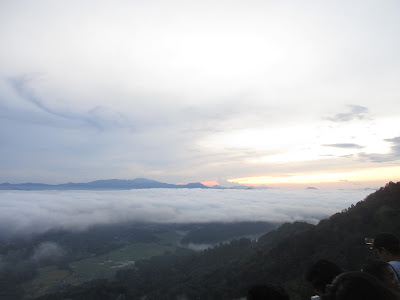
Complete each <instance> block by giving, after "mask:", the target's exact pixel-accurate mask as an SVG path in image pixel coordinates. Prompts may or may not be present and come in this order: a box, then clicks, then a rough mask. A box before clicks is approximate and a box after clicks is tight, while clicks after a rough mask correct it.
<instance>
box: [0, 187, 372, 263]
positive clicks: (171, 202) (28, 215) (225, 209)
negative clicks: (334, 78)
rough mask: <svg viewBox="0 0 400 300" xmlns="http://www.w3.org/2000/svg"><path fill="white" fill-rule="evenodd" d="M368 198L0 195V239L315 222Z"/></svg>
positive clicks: (178, 192)
mask: <svg viewBox="0 0 400 300" xmlns="http://www.w3.org/2000/svg"><path fill="white" fill-rule="evenodd" d="M369 193H371V191H366V190H335V191H332V190H325V191H323V190H315V189H286V190H284V189H267V190H214V189H212V190H207V189H190V190H189V189H144V190H130V191H101V192H92V191H43V192H31V191H1V192H0V228H1V231H0V234H1V236H2V237H11V236H14V235H18V234H30V233H40V232H44V231H46V230H49V229H60V228H63V229H67V230H83V229H85V228H88V227H89V226H91V225H96V224H115V223H119V222H125V221H136V222H152V223H154V222H155V223H191V222H234V221H279V222H283V221H289V222H291V221H295V220H308V221H310V222H316V221H317V220H319V219H321V218H324V217H327V216H329V215H331V214H333V213H335V212H338V211H341V210H342V209H344V208H347V207H349V206H350V205H351V204H355V203H356V202H358V201H360V200H363V199H364V198H365V197H366V195H368V194H369ZM45 246H46V247H43V249H41V248H40V249H37V250H38V251H37V256H38V257H39V256H41V255H42V254H43V253H47V252H49V251H50V252H51V251H53V250H54V251H56V250H57V249H55V248H54V247H50V246H52V245H45ZM42 250H43V251H42ZM44 250H46V251H44ZM56 252H57V251H56Z"/></svg>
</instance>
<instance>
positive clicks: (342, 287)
mask: <svg viewBox="0 0 400 300" xmlns="http://www.w3.org/2000/svg"><path fill="white" fill-rule="evenodd" d="M370 243H371V249H374V250H375V251H376V254H377V256H378V257H379V259H377V260H373V261H367V262H366V263H365V264H364V265H363V266H362V269H361V270H357V271H344V270H343V269H342V268H340V267H339V266H338V265H336V264H335V263H334V262H332V261H329V260H324V259H322V260H319V261H317V262H316V263H314V264H313V265H312V266H311V267H310V268H309V270H308V271H307V274H305V278H306V279H307V281H308V282H310V283H311V285H312V286H313V288H314V291H315V294H316V295H314V296H311V295H310V298H311V299H312V300H317V299H320V300H397V299H398V300H400V241H399V239H398V238H397V237H396V236H395V235H393V234H390V233H380V234H378V235H376V236H375V237H374V238H373V240H372V241H371V242H370ZM247 300H290V297H289V295H288V294H287V292H286V291H285V290H284V289H283V288H282V287H281V286H279V285H274V284H264V285H258V286H254V287H252V288H251V289H249V291H248V293H247Z"/></svg>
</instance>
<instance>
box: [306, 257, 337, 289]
mask: <svg viewBox="0 0 400 300" xmlns="http://www.w3.org/2000/svg"><path fill="white" fill-rule="evenodd" d="M342 272H343V270H342V269H341V268H340V267H339V266H338V265H336V264H335V263H333V262H331V261H329V260H326V259H321V260H319V261H317V262H316V263H315V264H313V265H312V266H311V267H310V268H309V269H308V271H307V273H306V279H307V281H309V282H310V283H311V284H312V286H313V288H314V290H315V292H316V293H317V294H318V295H322V294H324V293H325V287H326V285H327V284H330V283H332V280H333V279H334V278H335V277H336V276H338V275H339V274H340V273H342Z"/></svg>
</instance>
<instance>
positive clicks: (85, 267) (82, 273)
mask: <svg viewBox="0 0 400 300" xmlns="http://www.w3.org/2000/svg"><path fill="white" fill-rule="evenodd" d="M156 236H157V237H158V238H159V241H158V242H157V243H155V242H152V243H143V242H137V243H134V242H130V243H127V244H126V245H125V246H124V247H122V248H119V249H114V250H112V251H110V252H109V253H106V254H102V255H97V256H96V255H93V256H92V257H89V258H86V259H82V260H79V261H75V262H71V263H70V264H69V266H70V268H71V270H72V271H68V270H65V269H59V268H58V267H56V266H48V267H43V268H40V269H39V272H38V275H37V276H36V277H35V278H34V279H33V280H32V281H31V282H29V284H27V285H26V291H27V292H28V294H29V295H31V296H39V295H42V294H44V293H45V292H46V291H47V292H48V291H49V290H51V289H52V288H55V287H57V286H59V285H62V284H71V285H77V284H81V283H83V282H86V281H89V280H92V279H98V278H112V277H113V276H114V275H115V274H116V272H117V271H118V270H120V269H123V268H133V267H134V265H135V264H134V262H135V261H137V260H140V259H148V258H150V257H152V256H156V255H162V254H164V253H166V252H175V250H176V249H177V245H178V244H179V241H180V239H181V236H180V235H179V234H178V233H175V232H173V231H168V232H163V233H157V234H156Z"/></svg>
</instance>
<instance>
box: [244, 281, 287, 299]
mask: <svg viewBox="0 0 400 300" xmlns="http://www.w3.org/2000/svg"><path fill="white" fill-rule="evenodd" d="M246 299H247V300H289V296H288V294H287V293H286V291H285V290H284V289H283V287H281V286H280V285H275V284H262V285H255V286H253V287H251V288H250V289H249V290H248V292H247V297H246Z"/></svg>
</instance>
